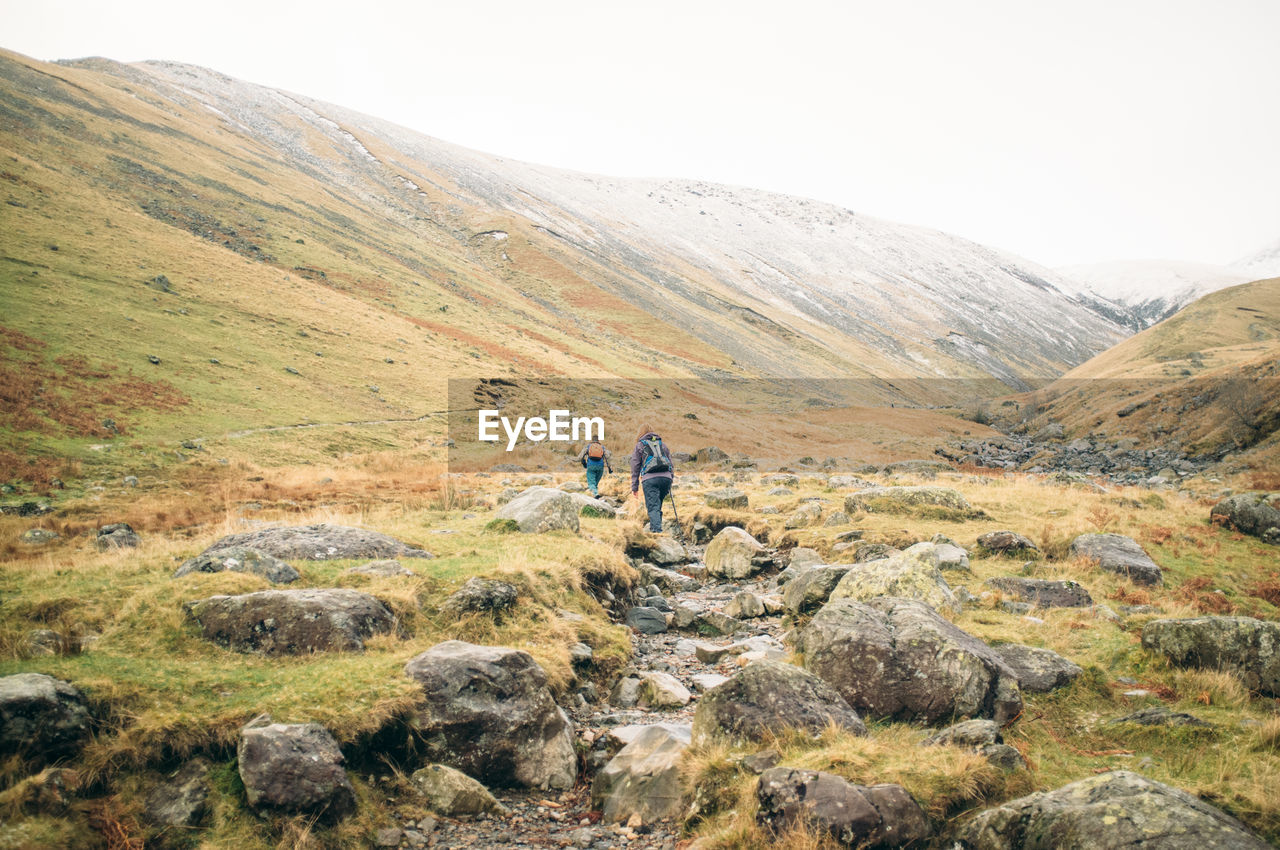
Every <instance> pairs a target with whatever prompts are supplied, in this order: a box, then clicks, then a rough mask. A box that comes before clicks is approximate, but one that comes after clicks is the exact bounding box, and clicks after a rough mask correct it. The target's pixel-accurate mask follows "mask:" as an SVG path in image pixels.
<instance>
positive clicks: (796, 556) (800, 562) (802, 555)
mask: <svg viewBox="0 0 1280 850" xmlns="http://www.w3.org/2000/svg"><path fill="white" fill-rule="evenodd" d="M821 565H822V556H821V555H819V554H818V551H817V550H816V549H808V548H806V547H804V546H797V547H796V548H794V549H792V550H791V557H790V559H789V560H788V561H787V566H790V567H796V568H798V569H804V568H807V567H817V566H821Z"/></svg>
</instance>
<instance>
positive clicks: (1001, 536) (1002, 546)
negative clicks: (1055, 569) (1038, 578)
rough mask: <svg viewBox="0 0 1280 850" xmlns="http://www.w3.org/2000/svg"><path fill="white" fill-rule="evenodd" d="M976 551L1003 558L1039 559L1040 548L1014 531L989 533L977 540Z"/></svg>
mask: <svg viewBox="0 0 1280 850" xmlns="http://www.w3.org/2000/svg"><path fill="white" fill-rule="evenodd" d="M977 545H978V550H979V551H980V552H982V553H983V554H986V555H999V556H1001V557H1005V558H1039V557H1040V547H1039V546H1037V545H1036V544H1035V543H1034V542H1032V541H1031V539H1030V538H1027V537H1024V536H1022V535H1021V534H1018V533H1017V532H1016V531H989V532H987V533H986V534H984V535H982V536H981V537H979V538H978V543H977Z"/></svg>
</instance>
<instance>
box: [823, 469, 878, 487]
mask: <svg viewBox="0 0 1280 850" xmlns="http://www.w3.org/2000/svg"><path fill="white" fill-rule="evenodd" d="M875 471H876V472H878V471H879V470H878V469H876V470H875ZM827 486H828V487H831V488H835V489H840V488H843V489H849V488H857V489H859V490H866V489H867V488H868V487H874V486H876V485H875V484H874V483H872V482H871V481H868V480H867V479H865V478H859V477H858V476H856V475H833V476H831V477H830V478H828V479H827Z"/></svg>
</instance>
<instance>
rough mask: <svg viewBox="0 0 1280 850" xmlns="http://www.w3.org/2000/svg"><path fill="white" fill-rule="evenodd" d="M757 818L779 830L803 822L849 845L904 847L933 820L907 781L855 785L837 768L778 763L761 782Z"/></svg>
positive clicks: (922, 836) (924, 832)
mask: <svg viewBox="0 0 1280 850" xmlns="http://www.w3.org/2000/svg"><path fill="white" fill-rule="evenodd" d="M756 800H757V802H758V803H759V809H758V810H757V813H756V821H757V822H758V823H760V824H761V825H762V826H765V827H767V828H768V829H769V830H770V831H772V832H773V833H775V834H778V835H781V834H783V833H785V832H786V831H787V830H788V829H790V828H792V827H794V826H797V825H800V824H803V825H805V826H806V827H808V828H809V829H812V830H814V831H816V832H820V833H825V834H827V835H829V836H830V837H831V838H833V839H835V840H836V841H838V842H839V843H840V844H843V845H845V846H847V847H859V848H877V847H885V848H887V847H903V846H907V845H910V844H911V843H912V842H918V841H924V840H925V839H926V838H928V837H929V822H928V820H927V819H926V818H925V815H924V812H923V811H922V810H921V809H920V806H919V804H917V803H916V801H915V800H914V799H913V798H912V797H911V795H910V794H908V793H907V791H906V789H905V788H903V787H902V786H901V785H872V786H869V787H868V786H866V785H854V784H853V783H851V782H847V781H845V780H844V779H842V778H841V777H839V776H836V775H835V774H832V773H820V772H818V771H816V770H796V769H793V768H789V767H774V768H770V769H769V770H766V771H765V772H764V773H762V774H760V783H759V785H757V786H756Z"/></svg>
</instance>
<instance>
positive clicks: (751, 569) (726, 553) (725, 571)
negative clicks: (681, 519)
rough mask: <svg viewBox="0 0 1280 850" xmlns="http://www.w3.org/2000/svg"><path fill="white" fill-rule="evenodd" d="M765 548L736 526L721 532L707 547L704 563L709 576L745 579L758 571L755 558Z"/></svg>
mask: <svg viewBox="0 0 1280 850" xmlns="http://www.w3.org/2000/svg"><path fill="white" fill-rule="evenodd" d="M763 550H764V547H763V546H761V545H760V542H759V541H757V540H756V539H755V538H754V537H752V536H751V535H750V534H748V533H747V532H746V531H744V530H743V529H741V528H739V527H738V526H736V525H730V526H728V527H726V528H723V529H721V530H720V533H719V534H717V535H716V536H715V537H714V538H713V539H712V540H711V543H710V544H709V545H708V546H707V551H706V553H705V556H704V561H705V563H706V566H707V575H709V576H715V577H717V578H727V579H744V578H748V577H750V576H751V575H753V574H754V573H755V572H757V571H758V569H759V567H758V566H757V565H756V564H755V563H754V558H755V556H756V555H757V554H759V553H760V552H762V551H763Z"/></svg>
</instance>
